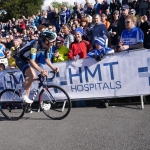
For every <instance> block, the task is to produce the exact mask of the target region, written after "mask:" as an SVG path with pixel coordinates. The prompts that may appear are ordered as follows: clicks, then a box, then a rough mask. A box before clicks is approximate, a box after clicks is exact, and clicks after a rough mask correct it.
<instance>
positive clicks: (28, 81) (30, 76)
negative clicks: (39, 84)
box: [24, 67, 36, 96]
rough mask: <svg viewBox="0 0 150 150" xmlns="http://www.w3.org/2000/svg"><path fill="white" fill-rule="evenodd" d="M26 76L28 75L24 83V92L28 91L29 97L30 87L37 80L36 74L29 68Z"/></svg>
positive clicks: (25, 72)
mask: <svg viewBox="0 0 150 150" xmlns="http://www.w3.org/2000/svg"><path fill="white" fill-rule="evenodd" d="M24 74H25V75H26V77H25V83H24V90H26V93H27V96H29V94H30V87H31V84H32V82H33V80H34V79H35V78H36V73H35V71H34V69H33V68H31V67H28V68H27V69H26V70H25V71H24Z"/></svg>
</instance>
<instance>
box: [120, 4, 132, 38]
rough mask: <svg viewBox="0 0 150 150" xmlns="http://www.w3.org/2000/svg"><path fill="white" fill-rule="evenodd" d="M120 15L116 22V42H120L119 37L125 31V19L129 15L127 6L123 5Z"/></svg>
mask: <svg viewBox="0 0 150 150" xmlns="http://www.w3.org/2000/svg"><path fill="white" fill-rule="evenodd" d="M121 10H122V13H121V14H122V15H121V17H120V18H119V20H118V24H117V36H118V40H120V36H121V34H122V32H123V31H124V30H125V29H126V27H125V18H126V17H127V16H128V15H129V6H128V5H127V4H125V5H123V6H122V8H121Z"/></svg>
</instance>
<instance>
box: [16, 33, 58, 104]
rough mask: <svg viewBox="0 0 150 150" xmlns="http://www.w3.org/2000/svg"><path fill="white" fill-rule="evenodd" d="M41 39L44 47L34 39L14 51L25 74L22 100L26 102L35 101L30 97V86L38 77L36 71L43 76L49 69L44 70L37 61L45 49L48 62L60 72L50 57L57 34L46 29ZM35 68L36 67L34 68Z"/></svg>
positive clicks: (19, 66) (54, 69)
mask: <svg viewBox="0 0 150 150" xmlns="http://www.w3.org/2000/svg"><path fill="white" fill-rule="evenodd" d="M40 40H41V41H42V48H40V47H41V46H39V42H38V41H35V40H32V41H31V42H29V43H28V44H26V45H25V46H24V47H23V48H21V49H20V50H19V52H16V53H14V56H13V57H14V58H15V60H16V64H17V66H18V68H19V69H20V70H21V71H22V73H23V75H24V76H25V83H24V92H23V94H22V100H23V101H24V102H26V103H32V102H33V101H32V100H30V99H29V94H30V87H31V84H32V82H33V81H34V79H35V77H36V73H35V71H34V69H35V70H37V71H38V72H39V73H40V74H41V75H42V76H47V75H48V71H47V70H42V69H41V68H40V67H39V66H38V64H37V63H36V55H37V54H38V53H41V52H43V51H44V57H45V62H46V64H47V65H48V66H49V67H50V68H51V69H52V70H53V71H55V72H58V68H55V67H54V66H53V65H52V63H51V61H50V58H49V54H50V47H51V46H52V45H53V44H54V42H55V40H56V36H55V34H54V33H53V32H50V31H44V32H42V33H41V35H40ZM33 68H34V69H33Z"/></svg>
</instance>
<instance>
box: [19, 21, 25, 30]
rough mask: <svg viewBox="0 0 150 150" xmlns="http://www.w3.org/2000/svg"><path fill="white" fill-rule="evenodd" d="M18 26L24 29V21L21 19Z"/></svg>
mask: <svg viewBox="0 0 150 150" xmlns="http://www.w3.org/2000/svg"><path fill="white" fill-rule="evenodd" d="M20 27H21V28H22V29H25V28H26V24H25V23H24V21H22V22H21V23H20Z"/></svg>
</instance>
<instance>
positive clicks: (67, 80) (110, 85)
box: [0, 50, 150, 99]
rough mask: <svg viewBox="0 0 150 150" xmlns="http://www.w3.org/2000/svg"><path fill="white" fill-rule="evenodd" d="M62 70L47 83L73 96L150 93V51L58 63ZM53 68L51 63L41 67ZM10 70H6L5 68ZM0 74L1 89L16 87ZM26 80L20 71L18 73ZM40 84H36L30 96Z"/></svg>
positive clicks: (95, 96) (121, 53) (4, 72)
mask: <svg viewBox="0 0 150 150" xmlns="http://www.w3.org/2000/svg"><path fill="white" fill-rule="evenodd" d="M54 66H56V67H58V68H59V73H57V75H56V77H55V78H54V79H53V81H50V80H49V81H48V84H57V85H59V86H61V87H62V88H64V89H65V90H66V91H67V92H68V94H69V96H70V97H71V99H77V98H98V97H100V98H107V97H119V96H135V95H147V94H149V93H150V73H149V70H150V50H137V51H129V52H128V51H125V52H120V53H116V54H113V55H107V56H104V58H103V59H102V61H100V62H97V61H96V60H95V59H93V58H86V59H79V60H77V61H67V62H62V63H55V64H54ZM41 67H43V69H45V70H50V69H49V68H48V66H46V65H43V66H41ZM6 71H7V70H6ZM6 71H3V72H1V73H0V90H3V89H5V88H11V89H13V88H15V84H14V82H13V79H12V77H10V76H9V75H8V74H7V75H5V74H6ZM18 71H19V70H18ZM16 76H17V79H18V81H19V82H20V83H22V82H23V76H22V74H21V72H19V73H17V74H16ZM36 87H37V83H33V85H32V88H31V95H32V94H33V93H34V91H35V89H36Z"/></svg>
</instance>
